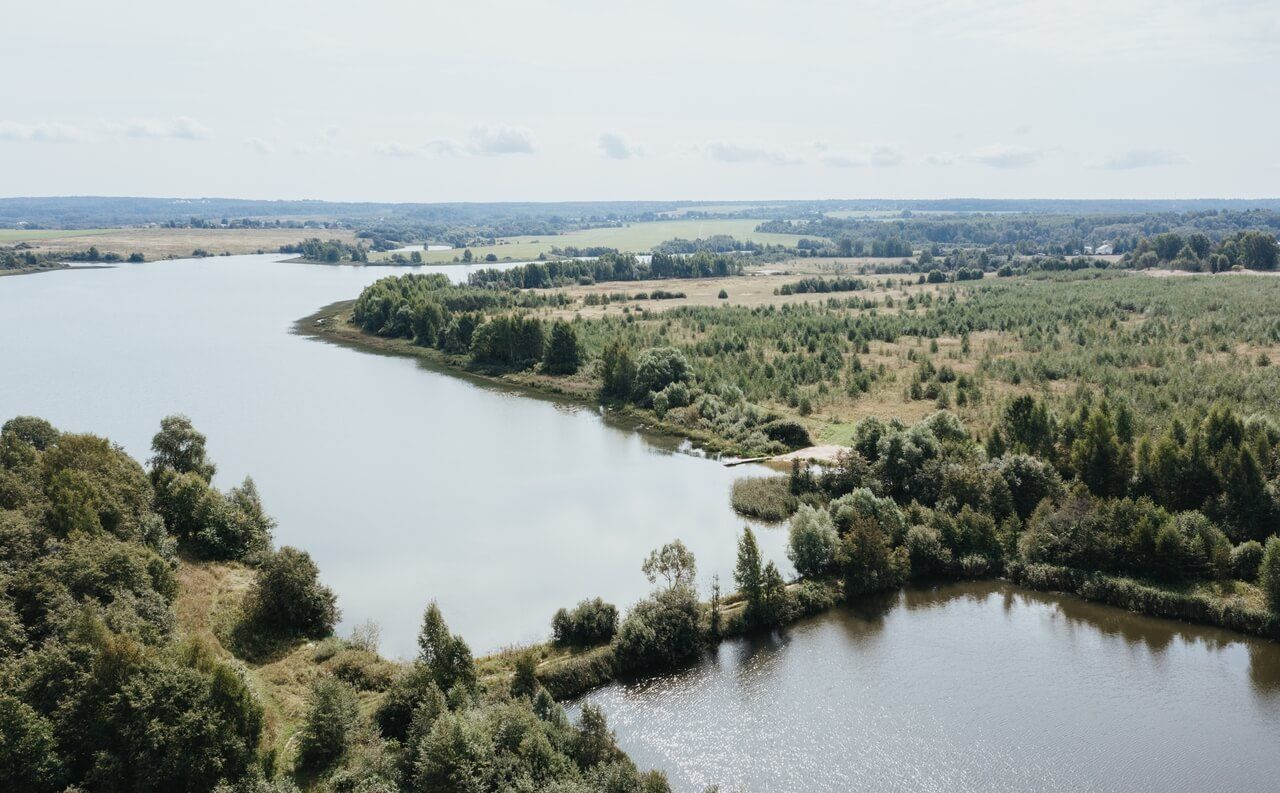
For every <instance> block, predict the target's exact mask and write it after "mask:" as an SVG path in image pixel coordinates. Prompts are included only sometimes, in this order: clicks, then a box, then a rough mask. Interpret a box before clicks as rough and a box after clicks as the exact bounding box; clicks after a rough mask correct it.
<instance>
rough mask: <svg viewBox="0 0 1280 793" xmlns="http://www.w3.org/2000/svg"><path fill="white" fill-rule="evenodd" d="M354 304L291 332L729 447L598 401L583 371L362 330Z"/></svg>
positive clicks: (718, 450)
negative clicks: (536, 367) (536, 366)
mask: <svg viewBox="0 0 1280 793" xmlns="http://www.w3.org/2000/svg"><path fill="white" fill-rule="evenodd" d="M354 304H355V301H354V300H341V301H338V302H336V303H331V304H329V305H327V306H325V307H323V308H321V309H320V310H318V311H316V312H314V313H312V314H309V315H307V316H305V317H303V318H301V319H299V320H297V321H296V322H295V323H294V332H295V333H298V334H299V335H302V336H308V337H310V338H313V339H319V340H321V341H327V342H331V343H334V344H338V345H342V346H345V347H350V348H353V349H356V350H360V351H362V352H371V353H375V354H377V355H396V356H403V357H408V358H415V359H417V360H418V361H419V362H421V363H422V364H423V365H425V366H427V367H429V368H432V369H434V370H436V371H440V372H443V373H446V374H450V375H453V376H457V377H461V378H463V379H465V380H468V381H470V382H472V383H475V384H478V385H482V386H487V387H497V388H501V389H502V390H506V391H511V392H515V393H519V394H521V395H523V396H530V397H534V398H540V399H547V400H551V401H554V402H558V403H563V404H568V405H574V406H579V407H584V408H590V409H592V410H599V411H601V413H602V415H604V416H605V417H606V419H607V420H608V421H609V422H610V423H613V424H616V425H618V426H622V427H625V428H627V429H631V430H635V431H637V432H641V433H644V434H645V435H647V436H651V437H658V438H666V439H674V440H677V441H688V442H689V443H691V444H692V445H693V446H694V447H695V448H697V449H698V450H700V451H701V452H702V453H705V454H707V455H708V456H711V457H715V458H717V459H718V458H719V457H721V456H722V455H727V454H729V453H730V452H731V451H732V446H731V443H730V442H729V441H727V440H725V439H723V438H720V437H718V436H715V435H712V434H711V433H707V432H701V431H698V430H696V429H692V428H690V427H685V426H681V425H678V424H675V423H672V422H669V421H663V420H661V419H659V418H658V417H657V416H656V415H655V414H654V413H653V412H652V411H650V410H646V409H644V408H640V407H637V406H635V405H609V406H602V405H600V403H599V400H598V399H597V391H598V389H599V386H598V384H597V383H596V382H595V380H594V379H593V378H591V377H589V376H588V375H587V374H586V373H584V372H579V373H578V374H576V375H570V376H551V375H544V374H539V373H537V372H534V371H531V370H526V371H522V372H510V371H503V370H499V369H494V368H489V367H482V366H477V365H475V364H473V363H472V362H471V361H470V360H469V359H468V358H467V356H464V355H449V354H447V353H444V352H442V351H440V350H437V349H435V348H433V347H423V346H421V345H418V344H414V343H413V342H412V341H410V340H408V339H392V338H387V337H384V336H375V335H373V334H371V333H365V332H364V331H363V330H361V329H360V328H359V327H357V326H356V325H354V324H352V322H351V309H352V306H354ZM734 461H736V458H735V460H734Z"/></svg>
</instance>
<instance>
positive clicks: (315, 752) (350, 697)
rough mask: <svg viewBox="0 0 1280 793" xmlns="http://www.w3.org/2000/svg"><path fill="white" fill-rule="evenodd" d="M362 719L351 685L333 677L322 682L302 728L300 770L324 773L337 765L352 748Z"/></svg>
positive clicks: (310, 699) (310, 700)
mask: <svg viewBox="0 0 1280 793" xmlns="http://www.w3.org/2000/svg"><path fill="white" fill-rule="evenodd" d="M359 718H360V711H359V704H358V703H357V702H356V695H355V692H354V691H352V690H351V688H350V687H349V686H348V685H347V684H345V683H343V682H342V681H340V680H336V679H334V678H331V677H325V678H321V679H320V680H318V681H317V682H316V684H315V685H314V686H312V688H311V693H310V695H309V696H308V697H307V709H306V711H305V713H303V716H302V724H301V726H300V727H299V728H298V767H299V768H301V769H303V770H307V771H320V770H323V769H325V768H328V767H330V766H331V765H333V764H334V763H335V762H337V760H338V758H340V757H341V756H342V755H343V754H344V753H345V752H346V751H347V747H348V746H349V745H350V744H351V739H352V734H353V732H354V730H355V728H356V726H357V724H358V722H359Z"/></svg>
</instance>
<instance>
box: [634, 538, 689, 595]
mask: <svg viewBox="0 0 1280 793" xmlns="http://www.w3.org/2000/svg"><path fill="white" fill-rule="evenodd" d="M640 570H641V571H642V572H643V573H644V577H645V578H647V579H649V583H650V584H656V583H658V579H659V578H661V579H662V580H663V581H664V582H665V584H666V585H667V587H677V586H683V587H690V588H692V587H693V586H694V582H695V580H696V578H697V575H698V565H697V562H696V561H695V560H694V558H693V553H692V552H690V551H689V549H688V548H686V547H685V545H684V543H683V542H681V541H680V540H672V541H671V542H669V543H667V544H666V545H664V546H662V547H661V548H658V549H657V550H654V551H651V552H650V553H649V556H648V558H646V559H645V560H644V564H643V565H641V566H640Z"/></svg>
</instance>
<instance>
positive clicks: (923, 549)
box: [905, 526, 952, 576]
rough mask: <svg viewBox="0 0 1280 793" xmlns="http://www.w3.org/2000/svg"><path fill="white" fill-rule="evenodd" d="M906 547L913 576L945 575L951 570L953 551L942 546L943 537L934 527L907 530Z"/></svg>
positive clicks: (917, 527) (914, 527)
mask: <svg viewBox="0 0 1280 793" xmlns="http://www.w3.org/2000/svg"><path fill="white" fill-rule="evenodd" d="M905 546H906V549H907V556H908V558H909V559H910V560H911V574H912V575H913V576H930V575H943V574H945V573H947V572H949V571H950V570H951V562H952V559H951V549H950V548H948V547H946V546H945V545H943V544H942V535H941V534H940V533H939V532H938V530H937V529H935V528H933V527H932V526H912V527H911V528H909V529H907V539H906V543H905Z"/></svg>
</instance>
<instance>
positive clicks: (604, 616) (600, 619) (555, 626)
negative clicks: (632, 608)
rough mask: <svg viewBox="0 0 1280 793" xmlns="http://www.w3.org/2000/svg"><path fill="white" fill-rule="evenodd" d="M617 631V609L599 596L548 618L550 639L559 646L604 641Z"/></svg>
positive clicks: (601, 642)
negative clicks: (549, 620)
mask: <svg viewBox="0 0 1280 793" xmlns="http://www.w3.org/2000/svg"><path fill="white" fill-rule="evenodd" d="M617 631H618V608H617V607H616V606H614V605H613V604H612V603H605V602H604V601H603V600H601V599H600V598H596V599H594V600H583V601H581V602H580V603H578V605H577V606H575V607H574V609H573V610H572V611H569V610H567V609H560V610H559V611H557V612H556V613H555V616H553V617H552V618H551V635H552V641H553V642H555V643H556V644H558V645H560V646H561V647H566V646H578V647H587V646H592V645H596V644H604V643H605V642H608V641H610V640H612V639H613V636H614V634H615V633H617Z"/></svg>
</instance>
